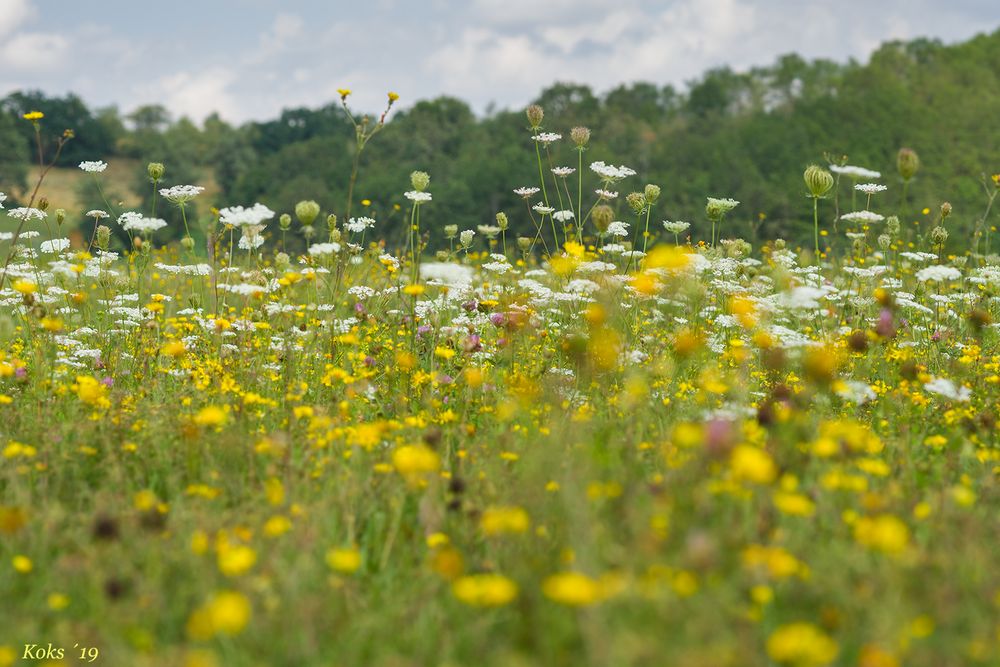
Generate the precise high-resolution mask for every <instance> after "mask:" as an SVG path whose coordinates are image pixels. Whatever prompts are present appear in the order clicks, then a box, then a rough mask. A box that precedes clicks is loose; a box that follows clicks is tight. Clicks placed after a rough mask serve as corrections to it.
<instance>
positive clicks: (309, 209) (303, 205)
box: [295, 200, 319, 226]
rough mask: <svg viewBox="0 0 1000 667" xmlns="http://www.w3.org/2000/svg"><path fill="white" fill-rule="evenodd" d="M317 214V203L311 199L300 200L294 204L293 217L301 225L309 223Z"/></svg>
mask: <svg viewBox="0 0 1000 667" xmlns="http://www.w3.org/2000/svg"><path fill="white" fill-rule="evenodd" d="M318 215H319V204H317V203H316V202H314V201H312V200H304V201H300V202H299V203H298V204H296V205H295V217H296V218H298V219H299V222H301V223H302V224H303V225H307V226H308V225H311V224H312V223H313V221H314V220H316V216H318Z"/></svg>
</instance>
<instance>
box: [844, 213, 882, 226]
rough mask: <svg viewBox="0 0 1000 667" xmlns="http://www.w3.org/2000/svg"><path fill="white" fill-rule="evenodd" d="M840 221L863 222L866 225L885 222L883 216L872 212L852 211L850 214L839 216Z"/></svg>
mask: <svg viewBox="0 0 1000 667" xmlns="http://www.w3.org/2000/svg"><path fill="white" fill-rule="evenodd" d="M840 219H841V220H846V221H847V222H863V223H867V224H872V223H876V222H882V221H883V220H885V216H884V215H879V214H878V213H874V212H872V211H852V212H851V213H845V214H844V215H842V216H840Z"/></svg>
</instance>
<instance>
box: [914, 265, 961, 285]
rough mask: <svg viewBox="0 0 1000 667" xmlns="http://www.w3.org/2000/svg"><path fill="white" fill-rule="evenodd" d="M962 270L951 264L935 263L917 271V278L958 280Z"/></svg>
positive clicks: (935, 281)
mask: <svg viewBox="0 0 1000 667" xmlns="http://www.w3.org/2000/svg"><path fill="white" fill-rule="evenodd" d="M961 277H962V272H961V271H959V270H958V269H956V268H955V267H953V266H942V265H940V264H935V265H934V266H928V267H927V268H925V269H920V270H919V271H917V280H919V281H921V282H932V283H943V282H945V281H947V280H958V279H959V278H961Z"/></svg>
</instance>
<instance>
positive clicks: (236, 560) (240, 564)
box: [217, 542, 257, 577]
mask: <svg viewBox="0 0 1000 667" xmlns="http://www.w3.org/2000/svg"><path fill="white" fill-rule="evenodd" d="M217 562H218V565H219V572H221V573H222V574H224V575H226V576H227V577H238V576H240V575H242V574H246V573H247V572H248V571H249V570H250V568H252V567H253V566H254V563H256V562H257V552H256V551H254V550H253V549H252V548H251V547H248V546H246V545H245V544H236V545H231V544H229V543H228V542H223V543H222V544H221V545H219V552H218V557H217Z"/></svg>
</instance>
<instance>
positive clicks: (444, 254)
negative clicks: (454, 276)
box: [434, 250, 448, 262]
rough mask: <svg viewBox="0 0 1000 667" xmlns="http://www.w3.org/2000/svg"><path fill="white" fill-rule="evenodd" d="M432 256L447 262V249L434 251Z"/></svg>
mask: <svg viewBox="0 0 1000 667" xmlns="http://www.w3.org/2000/svg"><path fill="white" fill-rule="evenodd" d="M434 257H435V258H436V259H437V261H439V262H447V261H448V251H447V250H438V251H437V252H436V253H434Z"/></svg>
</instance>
